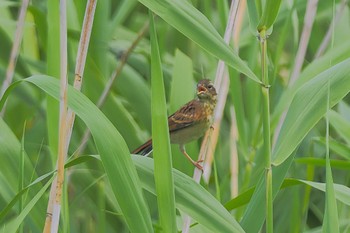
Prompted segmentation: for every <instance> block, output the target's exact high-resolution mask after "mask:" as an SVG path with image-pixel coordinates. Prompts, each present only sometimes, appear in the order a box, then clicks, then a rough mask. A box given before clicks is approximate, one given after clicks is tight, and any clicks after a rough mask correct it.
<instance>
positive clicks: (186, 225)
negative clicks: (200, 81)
mask: <svg viewBox="0 0 350 233" xmlns="http://www.w3.org/2000/svg"><path fill="white" fill-rule="evenodd" d="M239 2H240V0H236V1H232V2H231V6H230V12H229V18H228V22H227V25H226V29H225V35H224V40H225V42H226V43H227V44H229V42H230V39H231V37H232V31H233V27H234V23H235V19H236V16H237V9H238V6H239ZM214 85H215V86H216V88H217V89H218V102H217V106H216V108H215V111H214V122H213V129H214V130H213V131H214V132H213V135H211V129H209V130H208V131H207V132H206V134H205V135H204V138H203V141H202V145H201V149H200V152H199V157H198V160H206V162H205V163H204V174H203V177H204V178H205V177H208V174H210V171H211V170H210V169H211V163H212V161H213V156H214V152H215V147H216V144H217V141H218V138H219V129H220V125H221V120H222V116H223V111H224V107H225V103H226V99H227V94H228V89H229V86H230V79H229V77H228V72H227V70H225V62H224V61H222V60H220V61H219V63H218V68H217V70H216V75H215V82H214ZM209 138H210V140H209ZM208 161H209V162H208ZM201 175H202V172H201V171H200V170H199V169H197V168H195V169H194V173H193V179H194V180H195V181H196V182H197V183H199V181H200V178H201ZM183 219H184V220H183V225H182V232H183V233H187V232H189V229H190V225H191V218H190V217H189V216H188V215H185V216H184V218H183Z"/></svg>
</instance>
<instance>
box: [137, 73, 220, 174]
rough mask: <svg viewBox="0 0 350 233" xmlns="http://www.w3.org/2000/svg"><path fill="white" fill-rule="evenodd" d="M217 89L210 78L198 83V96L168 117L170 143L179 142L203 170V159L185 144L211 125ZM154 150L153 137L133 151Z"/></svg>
mask: <svg viewBox="0 0 350 233" xmlns="http://www.w3.org/2000/svg"><path fill="white" fill-rule="evenodd" d="M216 97H217V93H216V89H215V87H214V85H213V83H212V82H211V81H210V80H209V79H202V80H200V81H199V82H198V84H197V96H196V98H195V99H193V100H191V101H190V102H188V103H187V104H185V105H184V106H182V107H181V108H180V109H179V110H177V111H176V112H175V113H174V114H172V115H170V116H169V117H168V125H169V134H170V143H171V144H178V145H179V148H180V151H181V153H182V154H183V155H184V156H185V157H186V158H187V159H188V160H189V161H190V162H191V163H192V164H193V165H194V166H196V167H197V168H198V169H200V170H202V171H203V167H202V166H201V164H200V163H201V162H203V161H202V160H198V161H194V160H193V159H192V158H191V157H190V156H189V155H188V154H187V152H186V149H185V144H187V143H189V142H191V141H194V140H197V139H198V138H200V137H202V136H203V135H204V133H205V132H206V131H207V130H208V129H209V128H210V127H211V125H212V122H213V115H214V109H215V106H216ZM152 150H153V147H152V139H149V140H148V141H147V142H145V143H144V144H142V145H141V146H139V147H138V148H137V149H135V150H134V151H132V152H131V153H132V154H140V155H144V156H147V155H148V154H150V153H151V152H152Z"/></svg>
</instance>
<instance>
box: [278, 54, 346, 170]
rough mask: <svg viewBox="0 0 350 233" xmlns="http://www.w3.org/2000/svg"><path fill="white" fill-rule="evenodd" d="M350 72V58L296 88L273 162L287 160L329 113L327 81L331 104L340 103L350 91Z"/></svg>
mask: <svg viewBox="0 0 350 233" xmlns="http://www.w3.org/2000/svg"><path fill="white" fill-rule="evenodd" d="M349 73H350V59H347V60H345V61H343V62H341V63H339V64H337V65H335V66H332V67H331V68H330V69H328V70H326V71H324V72H322V73H321V74H319V75H317V76H316V77H315V78H313V79H312V80H310V81H308V82H307V83H305V84H304V85H303V86H302V87H301V88H300V89H299V90H298V91H297V93H296V95H295V96H294V98H293V101H292V103H291V105H290V107H289V109H288V112H287V115H286V119H285V121H284V123H283V125H282V128H281V132H280V134H279V136H278V139H277V142H276V146H275V148H274V150H273V164H274V165H278V164H281V163H282V162H283V161H284V160H286V159H287V158H288V157H289V156H290V155H291V153H292V152H293V151H294V150H295V149H296V147H297V146H298V145H299V143H300V142H301V140H302V139H303V138H304V137H305V136H306V134H307V133H308V132H309V131H310V130H311V128H312V127H313V126H314V125H315V124H316V123H317V122H318V121H319V120H320V119H321V118H322V117H323V116H324V114H325V113H326V111H327V91H328V87H327V83H328V81H329V82H330V97H329V98H330V100H329V101H330V107H332V106H334V105H335V104H337V103H338V102H339V101H340V100H341V99H342V98H343V97H344V96H345V95H346V94H347V93H348V92H349V91H350V79H349V77H348V74H349Z"/></svg>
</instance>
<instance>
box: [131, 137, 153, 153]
mask: <svg viewBox="0 0 350 233" xmlns="http://www.w3.org/2000/svg"><path fill="white" fill-rule="evenodd" d="M152 150H153V147H152V139H150V140H148V141H147V142H145V143H144V144H142V145H141V146H139V147H138V148H137V149H135V150H134V151H132V152H131V153H132V154H139V155H143V156H148V155H149V153H150V152H151V151H152Z"/></svg>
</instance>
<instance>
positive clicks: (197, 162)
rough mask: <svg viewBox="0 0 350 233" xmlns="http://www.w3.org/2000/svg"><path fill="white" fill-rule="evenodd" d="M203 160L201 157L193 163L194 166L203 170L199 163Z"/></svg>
mask: <svg viewBox="0 0 350 233" xmlns="http://www.w3.org/2000/svg"><path fill="white" fill-rule="evenodd" d="M203 161H204V160H203V159H201V160H198V161H196V162H194V163H193V165H194V166H196V167H197V168H198V169H199V170H201V171H202V172H203V167H202V165H200V163H201V162H203Z"/></svg>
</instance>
